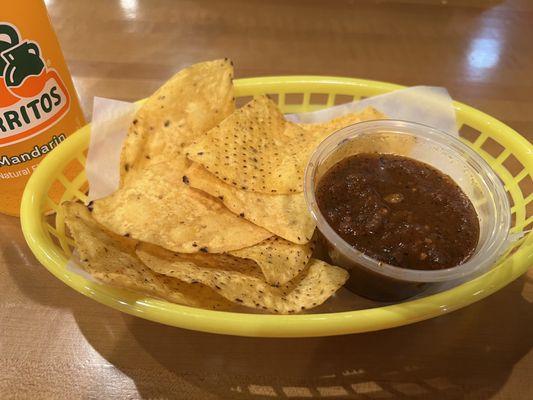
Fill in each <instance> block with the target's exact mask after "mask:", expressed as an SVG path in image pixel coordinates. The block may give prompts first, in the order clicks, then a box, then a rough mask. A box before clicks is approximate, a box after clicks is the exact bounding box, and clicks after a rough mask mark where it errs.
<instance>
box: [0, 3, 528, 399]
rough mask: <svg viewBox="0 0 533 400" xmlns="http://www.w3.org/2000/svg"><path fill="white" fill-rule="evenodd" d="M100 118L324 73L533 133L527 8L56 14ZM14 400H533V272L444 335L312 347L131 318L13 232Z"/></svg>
mask: <svg viewBox="0 0 533 400" xmlns="http://www.w3.org/2000/svg"><path fill="white" fill-rule="evenodd" d="M47 4H48V6H49V10H50V14H51V17H52V20H53V22H54V25H55V27H56V29H57V32H58V35H59V38H60V40H61V43H62V46H63V50H64V52H65V55H66V58H67V61H68V63H69V65H70V68H71V71H72V74H73V76H74V80H75V83H76V86H77V89H78V93H79V95H80V97H81V100H82V103H83V107H84V110H85V112H86V113H87V115H88V116H89V115H90V113H91V112H90V111H91V102H92V98H93V96H95V95H98V96H106V97H113V98H118V99H126V100H134V99H138V98H141V97H144V96H146V95H148V94H150V93H151V92H152V91H153V90H154V89H155V88H157V87H158V85H160V84H161V83H162V82H163V81H164V80H165V79H166V78H168V77H169V76H170V75H171V74H172V73H173V72H174V71H176V70H178V69H180V68H181V67H183V66H185V65H188V64H190V63H194V62H196V61H200V60H206V59H213V58H217V57H226V56H227V57H231V58H232V59H233V60H234V61H235V63H236V75H237V76H238V77H246V76H257V75H276V74H328V75H344V76H355V77H364V78H371V79H377V80H385V81H392V82H397V83H400V84H405V85H418V84H430V85H441V86H446V87H447V88H448V89H449V90H450V92H451V94H452V95H453V97H455V98H456V99H459V100H462V101H464V102H466V103H469V104H472V105H473V106H475V107H478V108H480V109H482V110H484V111H486V112H488V113H489V114H492V115H494V116H496V117H498V118H500V119H502V120H503V121H505V122H506V123H508V124H509V125H510V126H512V127H513V128H515V129H517V130H518V131H520V132H521V133H522V134H524V135H529V138H530V139H531V138H532V136H531V135H532V133H533V112H532V110H533V74H532V72H533V40H532V39H533V25H532V24H533V2H531V1H530V0H509V1H498V0H486V1H483V0H434V1H430V0H391V1H387V0H376V1H340V0H337V1H329V2H328V1H303V0H302V1H292V2H289V1H282V0H279V1H261V2H260V1H245V0H242V1H224V2H222V1H221V2H217V1H207V0H203V1H192V0H191V1H177V0H175V1H173V0H168V1H164V0H152V1H147V0H146V1H142V0H139V1H137V0H121V1H118V0H117V1H105V0H94V1H90V2H89V1H83V0H48V1H47ZM0 232H1V237H0V247H1V253H0V293H1V296H0V398H2V399H10V398H21V399H40V398H65V399H137V398H149V399H174V398H176V399H215V398H233V399H247V398H256V399H267V398H290V399H293V398H317V397H320V398H322V397H324V398H356V399H374V398H375V399H408V398H409V399H410V398H415V399H528V398H529V399H531V398H533V381H532V377H533V352H532V351H531V346H532V343H533V307H532V305H531V303H532V301H533V282H532V281H533V273H531V272H530V273H529V276H525V277H522V278H520V279H518V280H517V281H515V282H514V283H512V284H510V285H509V286H507V287H506V288H504V289H503V290H501V291H500V292H498V293H496V294H494V295H493V296H491V297H490V298H488V299H486V300H484V301H481V302H480V303H477V304H474V305H472V306H470V307H468V308H466V309H463V310H461V311H457V312H455V313H453V314H450V315H446V316H443V317H441V318H438V319H433V320H429V321H426V322H422V323H418V324H415V325H412V326H406V327H402V328H398V329H392V330H388V331H382V332H376V333H369V334H362V335H351V336H343V337H333V338H316V339H301V340H299V339H290V340H275V339H266V340H262V339H250V338H237V337H226V336H217V335H210V334H203V333H196V332H190V331H185V330H181V329H176V328H171V327H167V326H163V325H158V324H155V323H151V322H147V321H144V320H142V319H138V318H134V317H131V316H128V315H125V314H121V313H119V312H117V311H114V310H112V309H110V308H107V307H104V306H102V305H100V304H97V303H96V302H93V301H91V300H89V299H87V298H85V297H83V296H82V295H80V294H78V293H76V292H74V291H73V290H71V289H70V288H68V287H66V286H65V285H64V284H62V283H61V282H59V281H58V280H56V279H55V278H53V277H52V275H51V274H49V273H48V272H47V271H46V270H45V269H44V268H43V267H41V266H40V265H39V263H38V262H37V261H36V260H35V259H34V257H33V256H32V254H31V253H30V251H29V250H28V248H27V247H26V244H25V242H24V239H23V237H22V234H21V231H20V228H19V223H18V220H17V219H15V218H10V217H5V216H0Z"/></svg>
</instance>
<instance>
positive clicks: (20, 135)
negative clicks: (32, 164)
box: [0, 22, 70, 147]
mask: <svg viewBox="0 0 533 400" xmlns="http://www.w3.org/2000/svg"><path fill="white" fill-rule="evenodd" d="M69 108H70V97H69V94H68V91H67V89H66V87H65V85H64V83H63V81H62V80H61V78H60V77H59V75H58V73H57V71H56V70H55V69H53V68H48V67H47V66H46V65H45V62H44V61H43V59H42V56H41V49H40V47H39V45H38V44H37V43H36V42H33V41H31V40H24V41H21V36H20V34H19V31H18V29H17V28H16V27H15V26H14V25H12V24H9V23H7V22H0V147H2V146H7V145H9V144H13V143H17V142H21V141H23V140H26V139H29V138H30V137H32V136H35V135H37V134H39V133H40V132H42V131H44V130H46V129H48V128H50V127H51V126H53V125H55V124H56V123H58V122H59V121H60V120H61V118H63V117H64V116H65V114H67V112H68V110H69Z"/></svg>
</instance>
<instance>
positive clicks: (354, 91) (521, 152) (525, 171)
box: [21, 76, 533, 337]
mask: <svg viewBox="0 0 533 400" xmlns="http://www.w3.org/2000/svg"><path fill="white" fill-rule="evenodd" d="M235 88H236V96H237V98H238V102H241V103H242V102H243V101H244V100H246V99H249V98H251V97H252V96H255V95H260V94H269V95H271V96H272V97H273V98H274V99H275V100H277V101H278V103H279V106H280V107H281V109H282V110H283V111H284V112H286V113H288V112H302V111H313V110H317V109H320V108H324V107H330V106H332V105H334V104H338V103H339V102H346V101H352V100H357V99H360V98H362V97H369V96H374V95H378V94H383V93H386V92H389V91H392V90H396V89H401V88H402V86H398V85H393V84H389V83H383V82H376V81H368V80H361V79H350V78H337V77H315V76H287V77H265V78H250V79H239V80H235ZM454 106H455V110H456V113H457V120H458V128H459V130H460V132H461V136H462V138H463V140H464V141H465V142H466V143H468V144H469V145H470V146H471V147H472V148H473V149H475V150H476V151H478V152H479V153H480V154H481V155H482V156H483V157H484V158H485V159H486V160H487V161H488V162H489V164H490V165H491V166H492V168H493V169H494V171H496V173H497V174H498V175H499V176H500V178H501V179H502V181H503V182H504V183H505V187H506V189H507V191H508V193H509V198H510V201H511V205H512V212H513V231H514V232H520V231H523V230H525V229H529V227H530V226H531V225H532V221H533V216H532V215H531V214H532V212H531V211H529V212H528V205H530V204H531V201H532V199H533V194H532V193H531V177H532V172H533V148H532V146H531V144H530V143H529V142H528V141H527V140H525V139H524V138H523V137H522V136H520V135H519V134H518V133H517V132H515V131H514V130H512V129H511V128H509V127H508V126H506V125H505V124H503V123H501V122H500V121H498V120H496V119H494V118H492V117H490V116H489V115H487V114H484V113H482V112H480V111H478V110H476V109H474V108H472V107H469V106H467V105H464V104H461V103H458V102H454ZM89 134H90V125H87V126H85V127H83V128H81V129H80V130H79V131H77V132H76V133H74V134H73V135H72V136H70V137H69V138H68V139H67V140H65V141H64V142H63V143H62V144H61V145H60V146H58V147H57V148H56V149H54V150H53V151H52V152H51V153H50V154H49V155H48V156H47V157H46V158H45V159H44V160H43V161H42V162H41V164H40V165H39V167H38V168H37V169H36V171H35V172H34V174H33V176H32V177H31V179H30V181H29V182H28V185H27V186H26V190H25V193H24V197H23V200H22V206H21V223H22V229H23V231H24V236H25V238H26V241H27V242H28V245H29V246H30V248H31V250H32V251H33V253H34V254H35V256H36V257H37V258H38V260H39V261H40V262H41V263H42V264H43V265H44V266H45V267H46V268H47V269H48V270H49V271H50V272H51V273H52V274H54V275H55V276H56V277H57V278H59V279H61V280H62V281H63V282H65V283H66V284H67V285H69V286H70V287H72V288H73V289H75V290H77V291H78V292H80V293H82V294H84V295H86V296H88V297H91V298H93V299H95V300H97V301H99V302H100V303H103V304H106V305H108V306H111V307H113V308H116V309H117V310H120V311H123V312H126V313H129V314H132V315H136V316H138V317H141V318H146V319H149V320H152V321H157V322H161V323H164V324H168V325H173V326H177V327H182V328H187V329H193V330H199V331H205V332H214V333H223V334H231V335H242V336H263V337H306V336H327V335H341V334H348V333H357V332H368V331H374V330H379V329H386V328H391V327H395V326H400V325H405V324H409V323H413V322H417V321H421V320H424V319H428V318H432V317H436V316H439V315H442V314H445V313H448V312H451V311H453V310H457V309H459V308H461V307H465V306H467V305H469V304H471V303H473V302H475V301H478V300H480V299H482V298H484V297H486V296H488V295H489V294H491V293H494V292H495V291H497V290H499V289H500V288H502V287H503V286H505V285H507V284H508V283H509V282H511V281H513V280H514V279H516V278H517V277H519V276H520V275H522V274H523V273H524V272H526V270H527V269H528V267H529V266H530V265H532V264H533V262H532V261H533V252H532V244H533V236H532V235H531V234H528V235H527V236H524V237H523V238H522V239H520V240H518V241H516V242H515V243H513V245H512V246H511V247H510V248H509V249H508V250H507V252H506V253H505V255H504V256H502V258H501V259H500V261H499V262H498V264H497V266H495V268H493V269H492V270H490V271H489V272H487V273H485V274H484V275H482V276H480V277H478V278H476V279H473V280H471V281H469V282H467V283H464V284H462V285H460V286H458V287H455V288H453V289H450V290H448V291H445V292H441V293H438V294H435V295H432V296H429V297H425V298H421V299H417V300H413V301H408V302H404V303H400V304H395V305H390V306H385V307H379V308H373V309H366V310H358V311H350V312H338V313H329V314H306V315H258V314H243V313H230V312H220V311H209V310H202V309H197V308H191V307H187V306H181V305H177V304H172V303H168V302H165V301H161V300H157V299H152V298H147V297H144V296H142V295H139V294H136V293H133V292H130V291H126V290H121V289H117V288H113V287H109V286H106V285H102V284H99V283H95V282H92V281H90V280H87V279H85V278H83V277H82V276H80V275H78V274H76V273H73V272H71V271H69V270H68V269H67V268H66V264H67V260H68V259H69V257H70V254H71V249H72V241H71V240H70V238H68V237H67V236H66V235H65V225H64V218H63V213H62V212H61V209H60V208H59V207H58V204H57V203H56V202H54V201H53V200H52V198H51V197H50V196H49V192H50V189H51V187H52V185H54V186H56V187H58V185H60V186H62V187H63V189H64V193H63V196H62V198H61V202H63V201H66V200H70V199H72V198H78V199H80V200H82V201H85V200H86V194H85V192H86V188H87V181H86V176H85V172H84V168H83V166H84V165H85V159H86V158H85V157H86V153H87V148H88V144H89ZM76 169H77V171H78V173H75V174H72V171H76ZM50 208H51V209H53V210H55V211H56V213H55V215H52V216H47V214H48V213H47V210H49V209H50ZM529 209H530V210H531V207H529Z"/></svg>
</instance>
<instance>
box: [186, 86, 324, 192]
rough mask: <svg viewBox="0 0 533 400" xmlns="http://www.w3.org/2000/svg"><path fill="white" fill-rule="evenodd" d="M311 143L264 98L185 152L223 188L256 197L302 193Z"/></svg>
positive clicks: (235, 114) (313, 144)
mask: <svg viewBox="0 0 533 400" xmlns="http://www.w3.org/2000/svg"><path fill="white" fill-rule="evenodd" d="M315 147H316V143H315V142H314V141H313V140H312V138H309V137H308V136H306V132H305V130H304V129H303V128H300V127H299V126H297V125H296V124H293V123H291V122H288V121H286V120H285V118H284V117H283V114H282V113H281V112H280V111H279V110H278V108H277V106H276V104H275V103H274V102H272V101H271V100H269V99H268V97H266V96H261V97H258V98H255V99H254V100H252V101H251V102H249V103H248V104H246V105H245V106H244V107H242V108H240V109H238V110H236V111H235V112H234V113H233V114H231V115H230V116H229V117H228V118H226V119H225V120H224V121H222V122H221V123H220V124H219V125H218V126H216V127H215V128H213V129H211V130H210V131H209V132H207V133H206V134H204V135H202V136H200V137H199V138H198V139H197V140H195V141H194V144H192V145H191V146H189V147H187V148H186V149H185V151H186V153H187V156H188V157H189V158H190V159H191V160H192V161H195V162H197V163H199V164H201V165H202V166H204V167H205V168H206V169H207V170H208V171H209V172H211V173H213V174H215V175H216V176H217V177H218V178H219V179H222V180H223V181H224V182H225V183H227V184H228V185H231V186H233V187H236V188H238V189H240V190H248V191H253V192H257V193H268V194H291V193H299V192H302V190H303V189H302V182H303V175H304V170H305V166H306V164H307V160H308V158H309V155H310V153H311V151H312V150H313V149H314V148H315Z"/></svg>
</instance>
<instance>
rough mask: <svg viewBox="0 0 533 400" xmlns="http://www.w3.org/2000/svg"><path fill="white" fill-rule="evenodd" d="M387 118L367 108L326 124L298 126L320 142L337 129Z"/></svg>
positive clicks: (373, 109)
mask: <svg viewBox="0 0 533 400" xmlns="http://www.w3.org/2000/svg"><path fill="white" fill-rule="evenodd" d="M386 118H387V116H386V115H385V114H383V113H381V112H379V111H378V110H376V109H375V108H373V107H367V108H365V109H364V110H362V111H360V112H354V113H350V114H346V115H343V116H340V117H337V118H334V119H332V120H331V121H328V122H321V123H316V124H298V126H300V127H301V128H303V129H304V130H306V131H307V132H309V133H311V134H312V135H313V136H314V137H315V139H316V140H318V141H319V142H321V141H322V140H324V139H325V138H327V137H328V136H329V135H331V134H332V133H334V132H336V131H338V130H339V129H342V128H345V127H347V126H349V125H353V124H356V123H358V122H363V121H372V120H377V119H386Z"/></svg>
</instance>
